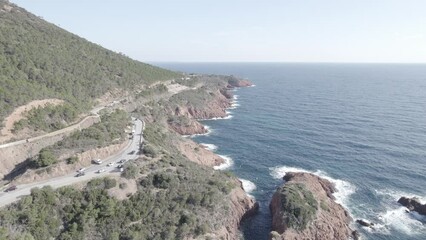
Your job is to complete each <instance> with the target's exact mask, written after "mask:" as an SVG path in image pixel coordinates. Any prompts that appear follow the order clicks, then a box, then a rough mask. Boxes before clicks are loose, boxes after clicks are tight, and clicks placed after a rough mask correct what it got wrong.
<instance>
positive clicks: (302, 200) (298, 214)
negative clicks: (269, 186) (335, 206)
mask: <svg viewBox="0 0 426 240" xmlns="http://www.w3.org/2000/svg"><path fill="white" fill-rule="evenodd" d="M278 191H279V194H280V196H281V212H282V213H283V216H282V217H283V220H284V222H285V223H286V224H287V225H288V226H289V227H291V228H294V229H296V230H303V229H305V228H306V226H307V225H308V223H309V221H311V220H312V219H313V217H314V216H315V214H316V211H317V209H318V202H317V200H315V198H314V195H313V194H312V192H311V191H309V190H308V189H306V187H305V186H304V185H303V184H300V183H294V184H293V183H292V184H285V185H284V186H283V187H281V188H279V189H278Z"/></svg>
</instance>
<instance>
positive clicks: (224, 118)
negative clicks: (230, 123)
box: [201, 111, 233, 121]
mask: <svg viewBox="0 0 426 240" xmlns="http://www.w3.org/2000/svg"><path fill="white" fill-rule="evenodd" d="M231 113H232V112H229V111H226V117H215V118H209V119H201V121H212V120H226V119H231V118H233V116H232V115H231Z"/></svg>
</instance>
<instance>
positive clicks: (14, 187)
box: [4, 185, 18, 192]
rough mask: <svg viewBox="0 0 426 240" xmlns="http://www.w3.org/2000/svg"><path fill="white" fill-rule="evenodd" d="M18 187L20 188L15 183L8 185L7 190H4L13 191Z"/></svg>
mask: <svg viewBox="0 0 426 240" xmlns="http://www.w3.org/2000/svg"><path fill="white" fill-rule="evenodd" d="M16 189H18V188H17V187H16V186H15V185H12V186H10V187H8V188H6V190H4V191H5V192H11V191H14V190H16Z"/></svg>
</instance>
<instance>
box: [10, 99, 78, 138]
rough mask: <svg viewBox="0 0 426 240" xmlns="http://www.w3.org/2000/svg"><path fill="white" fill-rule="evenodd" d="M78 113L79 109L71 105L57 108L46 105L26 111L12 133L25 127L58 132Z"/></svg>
mask: <svg viewBox="0 0 426 240" xmlns="http://www.w3.org/2000/svg"><path fill="white" fill-rule="evenodd" d="M78 113H79V109H78V108H76V107H74V106H72V105H71V104H63V105H57V106H54V105H52V104H47V105H46V106H44V107H38V108H34V109H32V110H30V111H28V113H27V114H26V118H25V119H22V120H20V121H18V122H15V125H14V129H13V131H19V130H21V129H23V128H25V127H31V128H33V129H34V130H42V131H46V132H50V131H55V130H59V129H62V128H64V127H66V126H67V125H68V124H69V123H71V122H73V121H74V120H75V119H76V118H77V116H78Z"/></svg>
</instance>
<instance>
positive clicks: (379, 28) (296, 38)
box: [11, 0, 426, 63]
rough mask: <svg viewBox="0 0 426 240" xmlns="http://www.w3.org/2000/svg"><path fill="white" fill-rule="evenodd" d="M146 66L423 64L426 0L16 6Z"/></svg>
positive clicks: (50, 0)
mask: <svg viewBox="0 0 426 240" xmlns="http://www.w3.org/2000/svg"><path fill="white" fill-rule="evenodd" d="M11 2H13V3H16V4H18V5H19V6H21V7H23V8H25V9H27V10H28V11H30V12H32V13H34V14H36V15H38V16H42V17H43V18H44V19H45V20H47V21H50V22H53V23H54V24H56V25H58V26H60V27H62V28H64V29H66V30H68V31H70V32H73V33H75V34H77V35H80V36H82V37H84V38H86V39H88V40H90V41H92V42H95V43H98V44H100V45H102V46H104V47H106V48H109V49H111V50H114V51H117V52H123V53H125V54H126V55H128V56H130V57H132V58H135V59H137V60H141V61H149V62H153V61H192V62H402V63H410V62H421V63H426V0H264V1H260V0H169V1H166V0H155V1H154V0H152V1H145V0H133V1H132V0H115V1H113V0H11Z"/></svg>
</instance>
